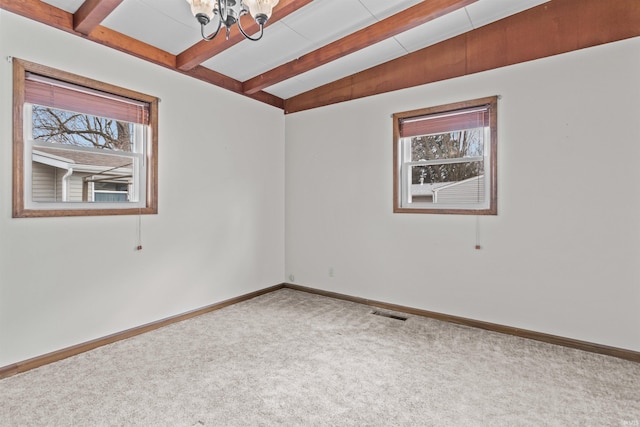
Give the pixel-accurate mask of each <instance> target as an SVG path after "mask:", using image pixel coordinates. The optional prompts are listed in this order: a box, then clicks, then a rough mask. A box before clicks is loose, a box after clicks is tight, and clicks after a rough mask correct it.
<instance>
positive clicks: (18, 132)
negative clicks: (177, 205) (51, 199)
mask: <svg viewBox="0 0 640 427" xmlns="http://www.w3.org/2000/svg"><path fill="white" fill-rule="evenodd" d="M28 72H30V73H34V74H38V75H40V76H44V77H46V78H51V79H55V80H58V81H61V82H66V83H70V84H72V85H78V86H83V87H85V88H88V89H89V90H95V91H99V92H102V93H106V94H112V95H115V96H118V97H124V98H128V99H132V100H135V101H140V102H143V103H146V104H148V106H149V109H148V114H149V117H148V119H149V120H148V121H149V123H148V125H146V126H148V128H149V131H150V132H149V134H150V135H149V138H148V143H147V147H146V150H145V164H146V167H145V174H146V191H145V200H144V206H142V207H132V206H123V207H122V208H119V207H118V208H113V207H109V208H99V207H92V208H88V207H74V206H73V205H71V204H70V206H69V208H68V209H67V208H52V209H47V208H46V207H45V208H43V209H29V208H26V207H25V199H24V197H25V177H24V173H25V169H24V161H25V159H24V155H25V153H24V148H25V141H24V127H25V123H24V104H25V81H26V75H27V73H28ZM157 213H158V98H157V97H154V96H150V95H146V94H143V93H139V92H135V91H132V90H129V89H125V88H122V87H119V86H115V85H111V84H108V83H104V82H100V81H97V80H93V79H90V78H87V77H83V76H79V75H76V74H71V73H68V72H65V71H60V70H57V69H54V68H50V67H47V66H44V65H40V64H36V63H33V62H29V61H25V60H22V59H17V58H13V203H12V216H13V217H14V218H30V217H61V216H104V215H141V214H157Z"/></svg>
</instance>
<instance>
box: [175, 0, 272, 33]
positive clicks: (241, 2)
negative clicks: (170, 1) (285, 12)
mask: <svg viewBox="0 0 640 427" xmlns="http://www.w3.org/2000/svg"><path fill="white" fill-rule="evenodd" d="M278 1H279V0H187V3H189V4H190V5H191V12H192V13H193V15H194V16H195V17H196V19H197V20H198V22H199V23H200V33H201V34H202V38H203V39H204V40H207V41H209V40H213V38H214V37H215V36H217V35H218V33H219V32H220V28H222V26H223V25H224V26H225V28H226V32H227V40H228V39H229V31H230V30H231V27H232V26H233V24H238V29H240V32H241V33H242V35H243V36H245V37H246V38H247V39H249V40H253V41H258V40H260V39H261V38H262V34H263V33H264V25H265V24H266V23H267V20H268V19H269V18H270V17H271V12H272V11H273V8H274V6H275V5H277V4H278ZM247 13H251V16H252V17H253V19H255V21H256V24H258V25H259V26H260V33H259V35H258V36H257V37H255V38H254V37H250V36H249V35H248V34H247V33H246V32H245V31H244V29H243V28H242V25H241V24H240V17H241V16H242V15H246V14H247ZM214 16H217V17H218V28H217V29H216V30H215V31H214V32H213V33H211V34H210V35H208V36H207V35H205V32H204V31H205V30H204V27H205V26H206V25H207V24H208V23H209V22H211V21H212V20H213V19H214Z"/></svg>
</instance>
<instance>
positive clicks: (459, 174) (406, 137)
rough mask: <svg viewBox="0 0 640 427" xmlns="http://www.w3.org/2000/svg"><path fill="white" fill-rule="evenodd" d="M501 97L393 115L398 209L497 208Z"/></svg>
mask: <svg viewBox="0 0 640 427" xmlns="http://www.w3.org/2000/svg"><path fill="white" fill-rule="evenodd" d="M496 123H497V97H489V98H482V99H476V100H473V101H465V102H459V103H456V104H449V105H442V106H438V107H432V108H426V109H422V110H415V111H407V112H404V113H397V114H394V115H393V153H394V160H393V177H394V186H393V188H394V195H393V211H394V212H400V213H407V212H411V213H443V214H445V213H446V214H471V215H496V214H497V166H498V165H497V154H496V153H497V128H496Z"/></svg>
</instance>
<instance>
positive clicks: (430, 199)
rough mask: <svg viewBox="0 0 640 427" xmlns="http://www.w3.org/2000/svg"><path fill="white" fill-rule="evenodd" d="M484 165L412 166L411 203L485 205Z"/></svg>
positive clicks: (467, 163)
mask: <svg viewBox="0 0 640 427" xmlns="http://www.w3.org/2000/svg"><path fill="white" fill-rule="evenodd" d="M483 163H484V162H482V161H477V162H463V163H454V164H445V165H429V166H426V165H425V166H411V167H410V169H409V173H410V180H411V185H410V187H409V194H408V197H407V200H408V202H409V203H432V204H447V205H458V204H467V205H473V204H479V203H480V204H481V203H484V201H485V186H484V167H483Z"/></svg>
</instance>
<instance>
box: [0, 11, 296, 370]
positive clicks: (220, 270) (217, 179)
mask: <svg viewBox="0 0 640 427" xmlns="http://www.w3.org/2000/svg"><path fill="white" fill-rule="evenodd" d="M7 56H14V57H18V58H22V59H26V60H29V61H33V62H37V63H41V64H43V65H47V66H50V67H54V68H58V69H61V70H64V71H68V72H72V73H76V74H80V75H83V76H86V77H90V78H93V79H98V80H102V81H105V82H108V83H112V84H116V85H120V86H123V87H127V88H129V89H133V90H136V91H140V92H144V93H148V94H150V95H155V96H158V97H159V98H161V102H160V126H159V213H158V215H147V216H143V217H142V221H141V222H142V244H143V250H142V251H140V252H136V251H134V248H135V246H136V244H137V224H138V218H137V217H134V216H117V217H80V218H34V219H12V218H11V152H12V151H11V145H12V138H11V128H12V126H11V93H12V92H11V87H12V83H11V64H10V63H8V62H7V60H6V58H7ZM0 90H1V93H2V96H1V97H0V367H1V366H6V365H8V364H11V363H14V362H17V361H21V360H25V359H28V358H30V357H34V356H38V355H42V354H44V353H47V352H51V351H54V350H58V349H61V348H65V347H68V346H71V345H75V344H78V343H81V342H85V341H88V340H91V339H95V338H99V337H102V336H105V335H108V334H111V333H114V332H118V331H122V330H125V329H128V328H131V327H135V326H138V325H141V324H145V323H148V322H152V321H156V320H159V319H162V318H165V317H168V316H171V315H175V314H179V313H183V312H185V311H188V310H192V309H195V308H199V307H202V306H205V305H208V304H212V303H215V302H218V301H222V300H225V299H228V298H231V297H235V296H238V295H242V294H244V293H248V292H251V291H254V290H257V289H262V288H265V287H268V286H272V285H275V284H278V283H281V282H282V280H283V277H284V271H283V266H284V117H283V114H282V111H281V110H278V109H276V108H273V107H270V106H267V105H264V104H262V103H259V102H256V101H253V100H250V99H248V98H245V97H242V96H239V95H236V94H233V93H231V92H228V91H225V90H223V89H219V88H216V87H214V86H211V85H209V84H205V83H203V82H199V81H197V80H194V79H191V78H188V77H185V76H182V75H180V74H178V73H175V72H171V71H169V70H166V69H164V68H161V67H158V66H155V65H153V64H150V63H147V62H144V61H141V60H138V59H136V58H133V57H131V56H128V55H125V54H122V53H120V52H117V51H115V50H112V49H109V48H106V47H103V46H99V45H97V44H94V43H91V42H89V41H86V40H83V39H81V38H79V37H75V36H72V35H69V34H66V33H63V32H61V31H57V30H54V29H51V28H49V27H46V26H43V25H41V24H38V23H35V22H33V21H30V20H27V19H24V18H21V17H18V16H17V15H13V14H10V13H8V12H5V11H2V10H0ZM248 120H250V125H247V121H248Z"/></svg>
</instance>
